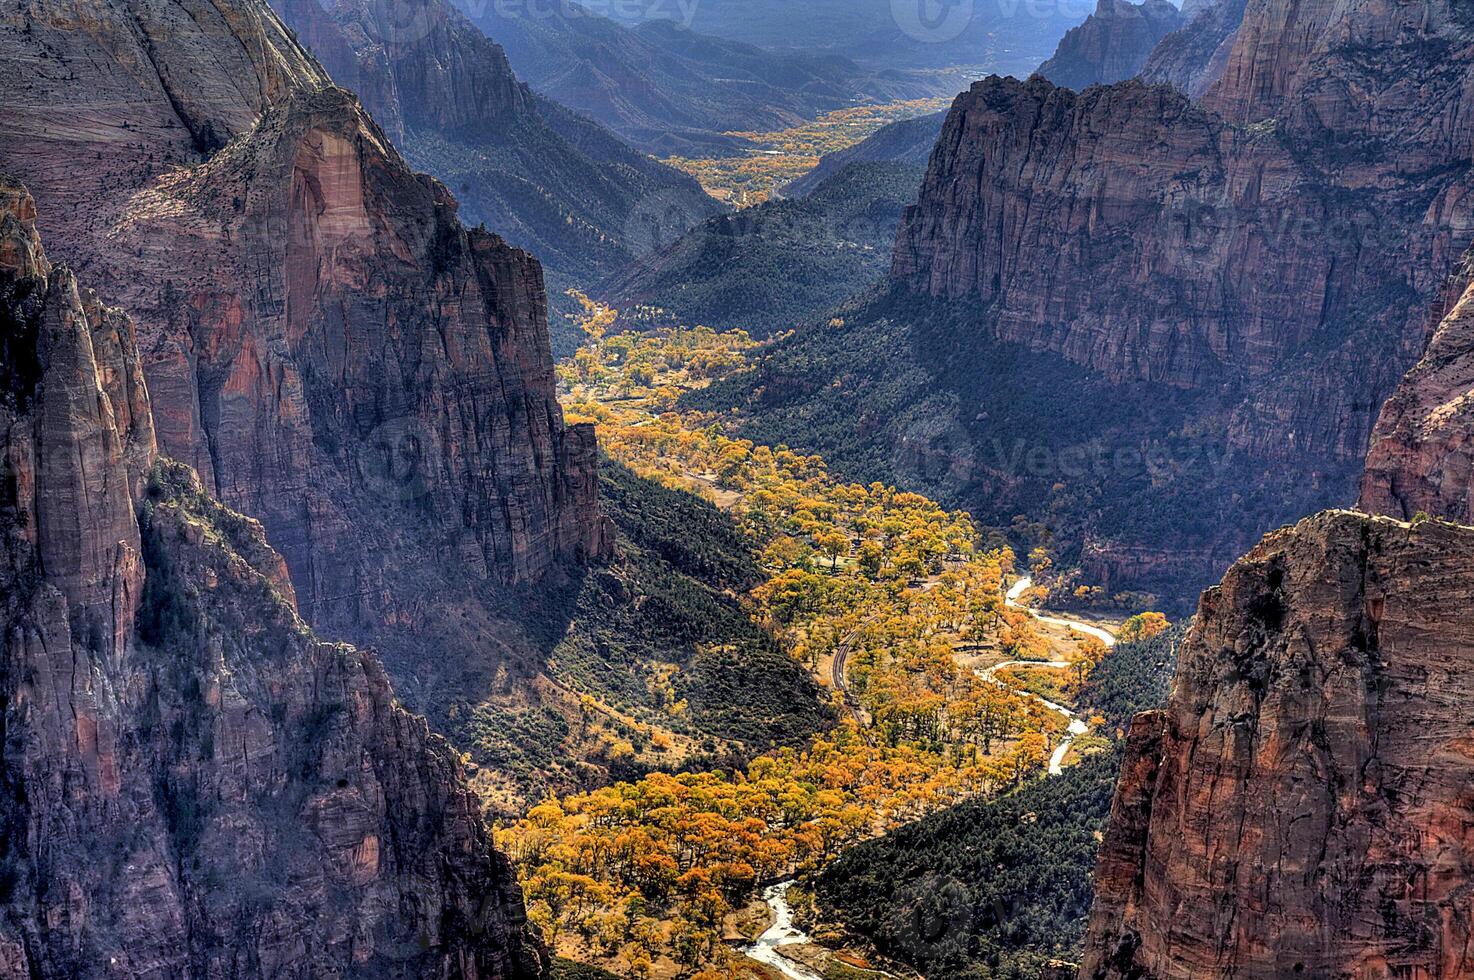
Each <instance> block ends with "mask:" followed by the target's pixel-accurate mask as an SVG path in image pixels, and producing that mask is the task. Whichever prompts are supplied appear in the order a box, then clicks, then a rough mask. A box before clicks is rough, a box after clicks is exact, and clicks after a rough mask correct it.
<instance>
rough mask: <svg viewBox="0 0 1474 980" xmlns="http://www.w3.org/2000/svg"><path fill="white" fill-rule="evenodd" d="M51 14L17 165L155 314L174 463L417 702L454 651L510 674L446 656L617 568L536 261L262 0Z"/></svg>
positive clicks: (87, 253)
mask: <svg viewBox="0 0 1474 980" xmlns="http://www.w3.org/2000/svg"><path fill="white" fill-rule="evenodd" d="M25 6H26V9H25V10H23V11H21V12H19V13H16V14H14V15H13V16H11V15H7V16H6V17H5V18H4V19H0V66H3V69H4V70H5V71H11V72H20V71H22V69H21V66H26V65H41V66H43V67H44V66H51V67H50V68H47V69H46V70H45V71H36V72H31V71H29V70H27V71H25V72H24V73H23V74H22V75H20V76H19V77H15V78H6V79H4V83H3V84H0V130H3V131H4V132H5V133H6V134H7V138H6V139H5V140H4V141H0V167H8V168H9V169H11V170H12V171H14V172H15V173H16V174H17V176H19V177H21V178H22V179H23V180H25V181H27V183H28V184H29V185H30V186H32V188H33V190H34V191H35V193H36V196H37V201H38V203H39V204H40V207H41V209H42V211H43V213H44V214H46V215H49V216H51V217H50V218H48V235H49V236H50V229H51V227H52V226H53V225H54V226H55V229H56V234H55V236H54V239H55V242H56V244H55V245H54V246H52V245H50V243H49V245H48V247H51V248H52V251H53V253H54V254H56V255H59V256H61V257H63V258H64V259H65V260H66V261H67V262H69V263H71V264H72V265H73V266H74V267H77V268H79V269H85V271H86V275H87V277H88V280H89V281H90V282H92V283H94V284H95V286H96V287H97V288H99V289H100V290H102V291H104V293H105V294H106V295H108V296H109V299H110V301H112V302H116V303H118V304H119V305H120V306H122V307H123V308H125V309H127V310H128V311H129V313H130V314H131V315H132V316H133V318H134V321H135V322H136V324H137V330H138V337H139V346H140V348H141V350H142V355H143V360H144V365H145V372H146V374H147V376H148V380H149V386H150V389H151V392H152V396H153V407H154V416H155V421H156V425H157V430H158V440H159V444H160V448H161V449H162V450H163V451H164V452H166V453H167V454H168V455H170V456H171V457H173V458H176V459H179V460H182V461H185V462H187V463H188V464H189V465H191V466H193V467H195V468H196V469H197V470H198V471H199V472H200V474H201V476H202V477H203V479H204V481H205V485H206V486H207V488H208V489H209V490H210V491H211V492H212V493H214V494H215V495H217V496H218V498H219V499H221V500H222V502H224V503H226V504H227V505H228V506H231V507H233V508H235V509H238V510H241V511H243V512H245V513H247V514H249V515H251V516H253V517H256V518H259V519H260V520H262V521H263V523H264V524H265V527H266V532H267V534H268V536H269V537H270V540H271V542H272V544H273V546H274V547H276V548H277V549H278V550H279V551H280V552H281V554H282V555H283V557H284V558H285V560H286V562H287V564H288V566H289V568H290V569H291V577H292V581H293V583H294V585H295V588H296V594H297V599H298V602H299V604H300V608H301V611H302V613H303V615H304V617H305V618H306V619H307V620H308V621H309V622H310V623H311V624H312V625H313V626H314V627H316V628H318V629H322V630H325V631H328V632H330V633H331V634H332V635H334V636H335V637H338V638H344V639H351V640H354V641H358V642H371V643H374V644H375V645H376V646H378V648H379V649H380V650H381V651H382V652H383V654H384V656H385V658H386V660H387V661H388V662H390V663H391V664H393V665H394V667H395V670H396V671H397V673H398V675H399V677H400V679H401V680H404V679H407V678H410V677H412V676H415V665H416V663H417V662H420V661H421V659H422V655H423V654H424V652H425V650H426V649H427V648H432V647H433V649H434V654H435V658H434V659H435V661H436V662H437V663H454V664H476V665H479V666H478V669H480V668H483V667H484V669H485V670H486V671H488V672H490V671H494V670H496V669H497V666H498V658H499V657H500V656H503V655H505V654H506V652H507V651H506V650H502V649H496V648H495V647H494V646H493V645H492V644H491V643H489V642H488V641H487V639H486V637H485V636H480V637H477V638H472V636H471V634H472V631H471V630H470V629H466V630H462V631H459V632H458V634H457V635H460V636H463V637H464V639H463V640H462V642H461V643H460V645H456V643H455V642H453V641H451V642H447V641H444V640H443V639H437V640H436V641H434V642H433V643H432V642H430V641H427V640H425V639H424V638H423V637H422V636H419V635H418V632H417V631H419V630H421V629H423V628H424V627H426V626H427V624H436V623H443V622H448V621H449V620H450V619H451V618H452V617H454V618H455V619H456V620H458V621H459V620H461V619H462V618H463V617H464V616H465V615H469V612H468V610H474V609H481V608H483V607H484V606H485V605H486V603H488V602H492V601H502V599H501V598H499V597H501V596H503V594H504V592H505V590H507V589H513V590H527V589H532V588H536V587H539V586H540V585H541V583H543V582H544V581H548V580H549V576H551V577H552V580H556V579H557V578H558V575H557V572H558V570H559V569H564V568H567V569H572V570H575V571H576V570H577V568H578V567H579V565H580V563H581V562H583V561H585V560H587V559H589V558H594V557H597V556H600V555H602V554H604V553H605V552H606V550H607V547H608V534H607V528H606V524H605V521H604V520H603V518H602V516H601V514H600V512H599V507H598V501H597V478H596V463H597V457H596V452H595V446H594V438H593V432H592V430H591V429H589V428H587V427H578V426H574V427H569V426H565V425H564V422H563V418H562V413H561V410H560V409H559V406H558V404H557V401H556V398H555V396H554V379H553V369H552V362H551V355H550V352H549V341H548V326H547V314H546V297H545V294H544V284H543V278H542V271H541V268H540V266H539V264H538V263H537V261H536V260H535V259H533V258H532V257H531V256H529V255H527V254H525V253H523V252H521V251H518V250H517V249H514V248H511V247H509V246H507V245H506V244H505V243H504V242H503V241H501V240H500V239H499V238H498V237H497V236H495V235H493V234H490V233H487V232H485V231H482V230H474V229H468V228H466V227H464V226H463V225H462V224H461V223H460V221H459V220H458V219H457V213H456V212H457V207H456V202H455V200H454V199H453V198H452V197H451V195H450V194H449V193H448V192H447V190H446V189H445V188H444V187H443V186H441V185H440V184H439V183H438V182H436V181H434V180H432V179H430V178H428V177H424V176H422V175H417V174H415V173H414V172H413V171H412V170H411V169H410V168H409V166H408V165H407V164H406V163H405V161H404V160H403V159H402V158H401V157H400V155H399V154H398V152H397V151H396V150H395V149H394V148H393V146H392V145H391V144H390V142H389V140H388V139H387V138H386V137H385V135H384V133H383V132H382V131H381V130H380V129H379V128H378V127H377V126H376V125H375V124H374V122H373V121H372V120H371V119H370V118H369V117H368V115H367V114H366V113H365V112H364V110H363V109H362V108H361V106H360V105H359V104H358V102H357V100H356V99H355V98H354V97H353V96H352V95H351V94H350V93H348V92H346V91H344V90H342V89H337V88H334V87H333V86H332V85H331V83H330V81H329V80H328V78H327V76H326V75H325V74H324V73H323V71H322V69H321V68H320V67H319V66H318V64H317V63H316V61H315V60H314V59H313V58H312V57H311V56H310V55H308V54H307V53H306V52H305V51H304V50H303V49H302V48H301V47H300V46H299V45H298V44H297V43H296V41H295V40H293V39H292V38H291V36H290V34H289V32H288V31H287V30H286V28H285V27H283V25H282V24H281V22H280V21H279V20H278V19H277V17H276V15H275V14H274V13H273V12H272V11H271V9H270V8H269V7H268V6H266V4H265V3H264V2H261V0H202V2H198V3H196V2H195V0H126V2H120V3H115V4H107V5H104V6H103V7H102V8H100V9H99V8H96V5H91V4H82V5H80V6H78V7H77V8H76V9H73V8H71V7H69V6H68V5H67V4H66V3H65V2H63V0H44V2H43V0H35V2H32V3H28V4H27V5H25ZM446 111H450V110H449V109H447V110H446ZM202 134H204V135H202ZM206 136H208V138H206ZM49 242H50V239H49ZM493 593H495V595H494V596H493ZM450 610H454V612H452V611H450ZM482 618H483V619H486V618H487V616H486V615H485V614H483V615H482ZM490 618H491V619H492V620H495V625H488V626H487V627H486V629H485V630H484V631H483V632H484V633H489V634H498V633H499V634H501V635H502V636H506V635H508V634H509V632H510V631H511V630H512V629H513V628H514V627H508V626H507V625H506V624H505V621H504V620H503V619H498V618H497V617H495V616H493V617H490ZM391 634H392V635H391ZM406 691H409V692H410V693H412V689H410V688H409V685H406V690H402V691H401V693H406Z"/></svg>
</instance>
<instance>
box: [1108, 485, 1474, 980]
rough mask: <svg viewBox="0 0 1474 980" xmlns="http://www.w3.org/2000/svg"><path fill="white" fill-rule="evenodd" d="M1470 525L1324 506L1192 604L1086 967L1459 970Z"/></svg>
mask: <svg viewBox="0 0 1474 980" xmlns="http://www.w3.org/2000/svg"><path fill="white" fill-rule="evenodd" d="M1471 595H1474V530H1470V529H1468V528H1464V527H1458V526H1455V525H1451V524H1445V523H1441V522H1437V521H1428V522H1422V523H1417V524H1413V525H1408V524H1403V523H1399V522H1396V521H1392V520H1390V519H1386V518H1373V517H1368V516H1366V515H1363V514H1353V513H1349V512H1330V513H1326V514H1322V515H1320V516H1317V517H1314V518H1310V519H1308V520H1306V521H1304V522H1302V523H1301V524H1300V525H1298V526H1296V527H1294V528H1288V529H1285V530H1282V531H1279V532H1276V533H1274V534H1271V535H1269V536H1268V537H1267V538H1266V539H1265V540H1264V541H1263V543H1262V544H1260V545H1259V547H1257V548H1255V549H1254V550H1253V551H1252V552H1250V553H1249V554H1248V556H1247V557H1245V558H1244V559H1243V560H1242V561H1240V562H1239V563H1238V564H1237V565H1236V566H1234V568H1233V569H1232V570H1231V571H1230V572H1229V573H1228V575H1227V576H1226V577H1225V579H1224V580H1223V583H1222V584H1221V585H1220V586H1218V587H1216V588H1214V589H1211V590H1209V591H1208V592H1207V593H1206V594H1205V595H1204V597H1203V601H1202V606H1201V608H1200V610H1199V614H1198V618H1197V621H1196V624H1195V625H1194V627H1193V629H1192V631H1191V632H1190V633H1189V635H1188V637H1187V639H1186V640H1185V642H1184V646H1183V649H1182V651H1181V653H1180V656H1179V666H1178V671H1177V680H1176V683H1175V686H1174V689H1173V693H1172V697H1171V699H1170V701H1169V703H1168V705H1167V707H1166V708H1165V709H1164V710H1162V711H1159V712H1151V713H1148V714H1145V715H1142V716H1140V717H1138V718H1137V720H1136V721H1135V723H1134V724H1133V726H1132V731H1131V734H1130V744H1129V750H1128V754H1127V759H1126V761H1125V764H1124V768H1123V770H1122V776H1121V780H1120V783H1119V785H1118V788H1117V792H1116V799H1115V803H1114V805H1113V809H1112V814H1111V820H1110V826H1109V830H1108V832H1107V835H1106V840H1105V844H1104V846H1103V849H1102V852H1101V857H1100V863H1099V866H1098V869H1097V873H1096V889H1097V898H1096V904H1095V909H1094V911H1093V913H1092V917H1091V922H1090V928H1089V933H1088V936H1087V939H1086V944H1085V956H1084V960H1083V964H1082V967H1081V971H1080V976H1081V977H1082V978H1088V980H1104V978H1113V977H1132V978H1138V980H1153V978H1169V977H1171V978H1184V980H1186V978H1193V980H1213V978H1251V977H1252V978H1280V977H1284V978H1290V977H1299V976H1304V977H1327V978H1328V977H1340V978H1356V980H1364V978H1365V980H1370V978H1384V977H1385V978H1390V977H1419V978H1427V980H1432V978H1452V977H1467V976H1470V975H1471V973H1474V936H1471V927H1470V923H1471V922H1474V904H1471V903H1474V895H1471V893H1470V891H1469V888H1468V882H1469V879H1470V875H1471V872H1474V840H1471V838H1470V835H1469V829H1468V828H1469V827H1470V826H1471V825H1474V800H1471V798H1470V795H1469V791H1468V787H1469V785H1470V780H1471V777H1474V744H1471V742H1470V739H1469V721H1468V713H1467V710H1466V707H1465V706H1466V705H1467V704H1468V702H1469V699H1470V697H1471V696H1474V688H1471V681H1470V678H1471V677H1474V672H1471V669H1470V667H1471V665H1470V662H1469V661H1470V651H1474V624H1471V623H1470V621H1469V617H1468V616H1467V610H1468V606H1469V602H1470V597H1471Z"/></svg>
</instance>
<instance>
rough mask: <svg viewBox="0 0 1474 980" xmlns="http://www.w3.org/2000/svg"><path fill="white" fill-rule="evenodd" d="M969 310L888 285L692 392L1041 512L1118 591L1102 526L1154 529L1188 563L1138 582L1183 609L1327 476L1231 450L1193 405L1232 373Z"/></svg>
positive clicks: (824, 442)
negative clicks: (997, 321) (1103, 356)
mask: <svg viewBox="0 0 1474 980" xmlns="http://www.w3.org/2000/svg"><path fill="white" fill-rule="evenodd" d="M976 316H977V313H976V310H975V309H974V308H973V307H971V306H970V305H969V304H965V303H946V302H941V301H931V300H926V299H922V298H919V297H916V296H915V295H913V294H910V293H907V292H906V291H904V290H898V289H894V288H880V289H877V290H876V291H874V292H873V293H871V294H869V295H866V296H863V297H861V298H859V299H858V300H856V301H855V302H853V303H851V304H848V305H845V306H841V307H839V308H838V309H837V310H835V311H834V317H835V320H836V322H830V323H821V324H814V325H812V326H809V327H806V328H804V329H802V330H800V331H798V333H797V334H796V335H795V336H793V337H792V338H789V339H786V340H784V341H781V342H779V343H778V344H777V345H776V346H775V347H773V348H771V349H769V350H768V351H767V352H766V353H765V354H763V355H762V356H761V357H760V358H759V359H758V360H757V362H756V364H755V366H754V368H753V369H752V370H751V371H749V372H747V373H744V374H741V375H737V376H735V377H732V378H729V379H726V380H724V381H722V382H719V383H718V384H716V385H713V386H712V388H711V389H709V390H708V391H706V392H701V393H698V394H696V395H694V396H688V397H689V398H690V400H691V401H692V403H693V404H698V405H700V406H702V407H706V408H711V409H714V410H721V409H723V408H730V407H733V406H735V407H737V408H738V410H739V414H738V422H739V428H740V432H741V433H742V435H743V436H744V437H746V438H750V439H753V440H755V441H758V442H776V441H786V442H787V443H788V444H789V445H792V446H794V447H795V448H801V449H803V450H805V451H811V452H819V453H822V454H823V455H824V456H825V458H826V459H827V460H829V463H830V466H831V468H832V469H833V470H834V471H835V472H836V473H837V474H842V475H843V476H844V478H846V479H854V480H858V481H861V482H868V481H871V480H883V481H898V482H900V483H902V484H904V485H906V486H910V487H914V488H916V489H917V490H918V491H919V492H924V493H927V494H928V495H930V496H933V497H934V498H936V499H939V500H942V501H944V502H948V503H952V504H957V505H960V506H965V507H967V508H968V509H969V510H971V511H972V513H973V514H974V516H975V517H977V519H978V520H979V521H981V522H982V523H984V524H986V525H991V526H998V527H1006V526H1008V525H1009V524H1011V523H1012V522H1013V520H1014V518H1015V517H1018V516H1025V517H1028V518H1029V519H1031V520H1038V521H1043V522H1046V523H1047V524H1048V525H1049V526H1050V527H1051V528H1052V529H1053V530H1054V532H1055V533H1056V535H1057V536H1058V537H1057V541H1056V549H1057V555H1056V558H1057V560H1060V561H1062V562H1064V563H1065V564H1075V563H1077V562H1080V563H1083V564H1084V565H1085V568H1086V572H1087V578H1089V577H1091V576H1092V575H1095V576H1098V577H1096V578H1094V579H1093V580H1092V584H1094V583H1100V584H1103V585H1105V586H1106V592H1107V594H1108V595H1109V594H1113V593H1114V592H1115V591H1117V590H1115V589H1114V588H1113V585H1114V583H1113V582H1112V581H1111V578H1110V576H1109V574H1108V573H1107V571H1106V570H1099V569H1097V568H1096V566H1094V565H1093V564H1092V562H1093V560H1094V559H1093V556H1094V550H1093V549H1094V547H1095V544H1094V543H1095V541H1097V540H1098V539H1099V538H1101V537H1109V536H1123V537H1124V536H1131V537H1134V538H1136V539H1141V540H1147V539H1150V540H1152V541H1153V542H1154V545H1155V548H1156V549H1159V550H1160V551H1161V552H1163V553H1168V554H1174V555H1176V556H1177V558H1178V559H1179V561H1180V562H1181V564H1180V565H1176V566H1167V567H1165V568H1162V569H1160V570H1159V571H1158V572H1157V573H1156V574H1154V575H1142V576H1140V577H1138V578H1137V580H1136V581H1135V582H1133V583H1132V588H1133V589H1135V590H1143V591H1147V592H1150V593H1152V594H1155V595H1156V596H1157V597H1158V599H1159V604H1164V605H1167V606H1169V607H1170V608H1171V610H1172V611H1174V612H1184V611H1187V610H1190V608H1191V604H1192V601H1193V600H1194V599H1195V597H1196V593H1195V591H1194V590H1195V589H1197V588H1199V586H1200V585H1201V581H1200V580H1201V579H1203V577H1204V576H1205V575H1206V574H1207V572H1206V570H1207V569H1208V568H1211V567H1215V566H1218V565H1222V566H1224V567H1226V566H1227V565H1228V564H1229V563H1231V562H1232V561H1234V559H1235V557H1236V556H1237V549H1238V548H1239V546H1240V545H1239V537H1238V534H1237V532H1236V529H1237V528H1240V527H1243V526H1248V525H1253V526H1257V525H1259V524H1260V523H1261V522H1262V523H1264V524H1276V525H1277V524H1283V523H1286V522H1289V521H1293V520H1295V519H1296V518H1297V517H1299V516H1300V515H1302V514H1304V513H1306V512H1307V511H1308V510H1310V509H1313V507H1314V506H1315V501H1316V500H1317V499H1318V497H1319V495H1321V494H1323V493H1324V492H1325V491H1324V488H1323V486H1322V484H1321V482H1320V480H1322V479H1324V477H1317V476H1316V475H1314V474H1303V473H1302V474H1296V475H1295V476H1294V478H1293V479H1291V478H1288V477H1287V476H1286V475H1285V474H1279V475H1278V477H1276V476H1275V475H1274V474H1272V473H1267V472H1265V471H1264V470H1263V468H1261V467H1259V466H1256V464H1255V463H1254V461H1253V460H1252V459H1251V458H1249V457H1246V456H1245V455H1243V454H1240V453H1235V452H1232V451H1231V450H1229V449H1228V447H1227V446H1226V445H1225V443H1224V442H1223V436H1222V431H1223V430H1222V428H1221V427H1215V426H1211V425H1207V426H1205V425H1202V424H1201V422H1200V421H1199V422H1190V421H1188V420H1191V419H1198V420H1201V419H1202V418H1204V417H1207V418H1214V417H1220V418H1221V415H1222V413H1221V411H1220V409H1219V407H1218V406H1219V404H1220V400H1221V401H1222V402H1231V399H1232V398H1233V397H1234V395H1235V391H1236V389H1235V388H1234V387H1233V386H1231V385H1227V384H1225V385H1224V386H1223V387H1222V390H1220V391H1216V392H1214V391H1207V390H1200V391H1196V392H1192V391H1184V390H1181V389H1178V388H1174V387H1171V386H1168V385H1159V384H1152V383H1149V382H1139V381H1138V382H1123V383H1120V384H1114V383H1112V382H1110V381H1107V380H1106V379H1104V378H1102V377H1100V376H1099V375H1095V374H1092V373H1091V372H1089V371H1087V370H1086V369H1084V368H1082V367H1080V366H1079V365H1076V364H1072V363H1070V362H1069V361H1067V360H1065V359H1064V358H1062V357H1059V356H1057V355H1052V354H1048V353H1043V352H1037V351H1032V350H1030V349H1029V348H1028V347H1025V346H1024V345H1021V344H1009V343H1004V342H1001V341H996V340H992V339H990V338H989V337H988V336H987V335H986V334H985V333H983V332H980V331H978V330H976V329H975V328H974V327H973V326H972V324H974V323H975V322H976ZM1223 424H1226V423H1222V422H1221V421H1220V423H1219V426H1221V425H1223ZM1210 478H1211V479H1221V480H1223V481H1225V482H1229V481H1232V482H1234V483H1235V484H1236V485H1237V486H1239V487H1240V490H1239V492H1238V493H1236V494H1234V495H1231V496H1225V497H1211V496H1206V495H1204V494H1202V493H1200V492H1199V490H1198V488H1199V487H1200V486H1201V484H1202V482H1203V481H1204V480H1207V479H1210ZM1184 569H1185V570H1186V571H1183V570H1184Z"/></svg>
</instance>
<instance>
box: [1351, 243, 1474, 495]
mask: <svg viewBox="0 0 1474 980" xmlns="http://www.w3.org/2000/svg"><path fill="white" fill-rule="evenodd" d="M1440 309H1441V310H1442V311H1444V315H1443V316H1442V317H1441V322H1439V324H1438V327H1437V329H1436V330H1435V331H1434V333H1433V338H1432V340H1430V341H1429V343H1428V349H1427V351H1425V352H1424V354H1423V357H1422V359H1421V360H1420V361H1419V362H1418V363H1417V365H1415V366H1414V367H1413V369H1412V370H1411V371H1409V372H1408V374H1407V377H1405V378H1404V379H1403V381H1402V383H1401V384H1400V385H1399V386H1398V388H1397V391H1396V393H1395V394H1393V396H1392V397H1391V398H1389V399H1388V400H1387V403H1386V404H1385V405H1383V406H1382V415H1381V418H1380V419H1379V420H1378V422H1377V428H1376V432H1375V433H1374V435H1373V437H1372V448H1371V451H1370V452H1369V453H1368V455H1367V465H1366V473H1365V475H1364V476H1363V477H1362V484H1361V506H1362V507H1363V508H1365V509H1366V510H1368V511H1371V512H1372V513H1377V514H1390V515H1391V516H1393V517H1398V518H1402V519H1404V520H1409V519H1411V518H1413V517H1415V516H1417V515H1418V514H1420V513H1423V514H1428V515H1431V516H1436V517H1446V518H1448V519H1449V520H1453V521H1458V522H1459V523H1461V524H1474V256H1469V257H1466V259H1465V261H1464V264H1463V266H1462V268H1461V269H1460V270H1459V272H1458V273H1456V274H1455V275H1454V276H1453V277H1452V278H1451V280H1450V286H1449V291H1448V297H1447V300H1446V302H1445V303H1444V305H1443V306H1442V307H1441V308H1440Z"/></svg>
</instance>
